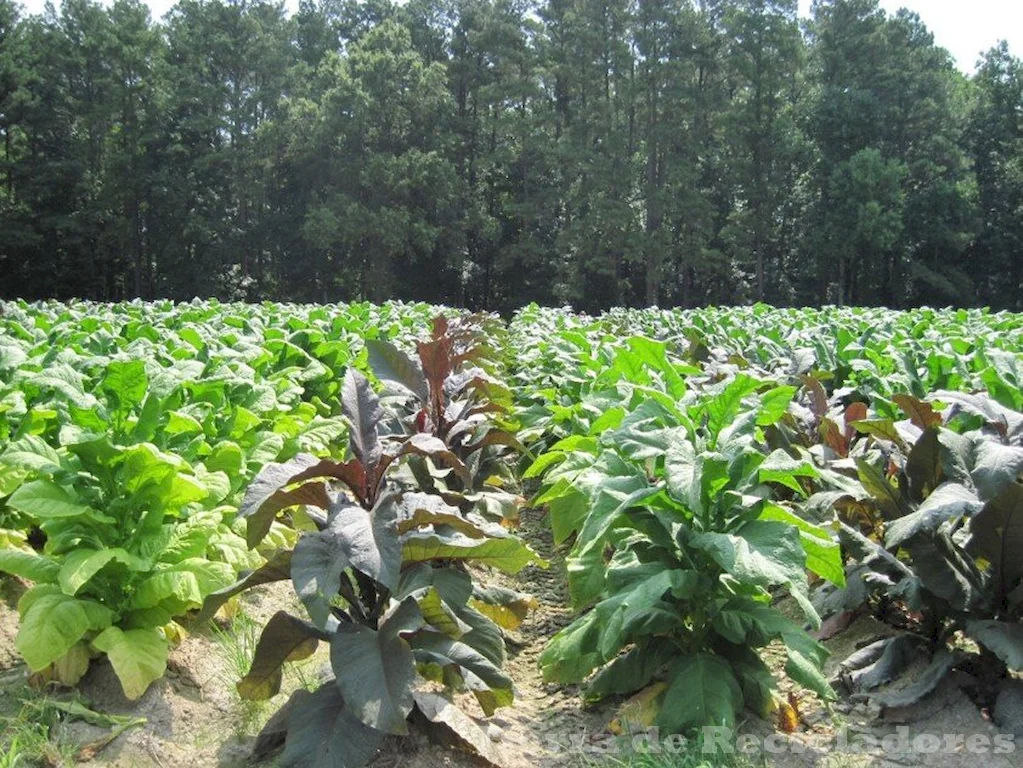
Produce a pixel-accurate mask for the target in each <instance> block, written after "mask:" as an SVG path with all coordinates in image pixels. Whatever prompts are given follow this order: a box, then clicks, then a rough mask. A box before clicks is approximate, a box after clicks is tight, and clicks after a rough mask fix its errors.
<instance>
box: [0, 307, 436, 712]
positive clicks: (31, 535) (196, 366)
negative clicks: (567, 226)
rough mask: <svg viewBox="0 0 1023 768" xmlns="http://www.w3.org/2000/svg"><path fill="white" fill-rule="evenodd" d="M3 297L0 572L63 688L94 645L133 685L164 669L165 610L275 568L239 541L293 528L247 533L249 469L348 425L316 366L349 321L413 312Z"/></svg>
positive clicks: (280, 537) (34, 659)
mask: <svg viewBox="0 0 1023 768" xmlns="http://www.w3.org/2000/svg"><path fill="white" fill-rule="evenodd" d="M3 310H4V311H3V316H2V317H0V328H2V329H3V333H2V336H0V338H2V340H3V341H2V344H0V349H3V350H4V352H3V360H4V362H3V364H2V365H0V369H2V370H0V377H2V378H0V399H2V401H3V403H4V405H3V408H4V411H5V413H4V419H3V426H4V430H3V432H2V434H0V571H2V572H4V573H7V574H12V575H14V576H17V577H20V578H22V579H24V580H26V581H29V582H31V583H32V586H31V587H30V588H29V590H28V592H26V594H25V596H24V597H23V598H22V600H21V602H20V604H19V612H20V614H21V624H20V628H19V634H18V639H17V648H18V650H19V652H20V653H21V654H22V656H23V657H24V659H25V661H26V662H27V663H28V665H29V667H30V669H31V670H32V671H33V672H34V673H37V674H39V675H41V676H42V677H44V678H46V679H55V680H57V681H58V682H61V683H64V684H69V685H73V684H75V683H76V682H77V681H78V679H79V678H80V677H81V676H82V675H83V674H84V673H85V671H86V669H87V668H88V664H89V660H90V658H91V657H93V656H97V655H100V654H104V655H106V656H107V657H108V658H109V659H110V661H111V663H112V664H113V667H114V670H115V672H116V673H117V675H118V677H119V678H120V680H121V683H122V685H123V687H124V691H125V694H126V695H127V696H129V697H130V698H138V697H139V696H141V695H142V694H143V693H144V692H145V690H146V688H147V687H148V686H149V684H150V683H151V682H152V681H153V680H155V679H157V678H159V677H161V676H162V674H163V671H164V668H165V665H166V659H167V654H168V650H169V643H170V641H171V640H172V639H173V638H174V637H175V636H176V635H177V632H176V631H175V628H174V626H173V623H172V622H173V621H174V620H176V619H181V618H182V617H184V616H186V615H187V614H188V613H189V612H191V611H193V610H195V609H198V608H200V607H202V606H203V604H204V603H205V602H206V600H207V598H208V596H210V595H211V594H222V593H223V592H224V590H229V589H230V586H231V585H232V583H233V582H234V581H235V580H236V575H237V573H238V572H239V571H249V570H251V569H254V568H256V569H257V573H260V572H262V573H266V572H267V571H268V570H270V569H272V567H273V566H274V561H271V562H270V563H269V564H268V565H267V566H264V567H263V568H258V566H260V564H261V563H262V557H261V556H260V554H258V553H257V552H254V551H250V549H249V548H248V546H247V544H246V537H247V536H248V537H249V538H250V539H251V537H252V536H253V535H254V534H257V533H258V540H260V541H263V540H264V539H265V540H266V546H265V547H264V548H263V551H264V552H272V551H274V550H275V549H276V548H278V547H279V546H281V545H282V544H286V543H289V542H292V541H293V540H294V532H293V531H291V530H290V529H288V528H286V527H284V526H282V525H280V524H278V523H274V522H272V521H267V524H266V526H265V527H263V528H262V529H259V530H251V529H250V530H249V531H246V527H245V524H244V522H243V521H242V520H240V519H238V518H237V514H236V511H237V507H238V505H239V503H240V501H241V494H242V491H243V489H244V487H245V484H246V483H247V482H248V480H249V479H250V478H252V477H253V476H254V474H255V473H256V472H257V471H258V470H259V469H260V468H261V467H263V466H264V465H265V464H267V463H269V462H271V461H272V460H273V459H278V458H289V457H291V456H294V455H295V454H296V453H298V452H299V451H301V450H310V449H313V450H323V449H324V448H325V447H326V446H328V445H329V444H330V443H331V441H333V440H334V439H336V438H337V437H338V436H340V435H343V434H345V433H346V427H345V423H344V420H343V419H344V415H343V414H342V413H335V412H332V411H331V409H330V408H328V407H327V406H325V405H324V401H323V399H322V398H324V397H330V396H331V395H333V394H335V393H336V392H337V391H338V385H336V384H334V383H333V382H332V381H331V380H330V379H329V377H330V376H331V375H333V374H335V373H339V372H341V371H344V370H346V369H347V367H348V366H349V365H350V364H351V363H352V361H353V360H354V358H355V350H354V349H353V347H355V345H357V344H361V342H362V335H363V334H369V335H374V336H375V335H382V336H386V335H387V334H389V333H398V332H399V331H400V330H401V329H402V328H404V327H406V326H407V323H409V322H413V321H414V316H415V314H416V313H417V312H420V313H421V312H422V308H419V309H416V308H409V309H407V310H406V309H405V308H402V307H399V306H394V307H390V308H385V309H383V310H377V309H375V308H374V309H372V310H371V309H370V308H369V307H352V308H351V309H350V311H349V312H347V313H343V314H342V315H340V316H338V317H331V316H330V315H329V314H327V313H326V312H325V311H323V310H307V311H306V313H304V314H293V313H290V312H287V311H284V310H283V308H256V307H237V308H236V313H230V312H224V311H222V308H221V307H220V306H219V305H216V304H206V305H203V304H195V305H193V306H190V307H174V306H172V305H170V304H164V305H151V306H148V307H144V306H141V305H133V306H129V305H123V306H119V307H107V308H103V309H101V308H99V307H92V306H87V305H86V306H76V307H70V306H57V305H51V306H49V307H35V308H32V309H30V308H29V307H28V306H27V305H4V307H3ZM282 312H283V314H282ZM426 316H428V315H424V317H426ZM331 337H332V338H331ZM252 578H253V577H250V580H251V579H252ZM257 578H258V577H257ZM224 599H226V597H225V598H224Z"/></svg>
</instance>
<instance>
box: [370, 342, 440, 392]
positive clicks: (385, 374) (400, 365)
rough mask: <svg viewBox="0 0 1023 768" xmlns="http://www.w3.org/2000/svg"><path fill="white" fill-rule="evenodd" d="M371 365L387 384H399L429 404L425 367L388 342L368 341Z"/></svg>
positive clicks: (378, 376)
mask: <svg viewBox="0 0 1023 768" xmlns="http://www.w3.org/2000/svg"><path fill="white" fill-rule="evenodd" d="M366 349H367V350H368V351H369V365H370V367H371V368H372V369H373V373H374V374H375V375H376V377H377V378H378V379H380V381H382V382H384V383H385V384H397V385H398V386H399V387H402V388H403V389H406V390H408V391H409V392H411V393H412V394H414V395H415V396H416V397H418V398H419V400H420V401H421V402H423V403H427V402H429V399H430V392H429V388H428V386H427V383H426V376H425V375H424V374H423V366H422V364H421V363H420V362H419V361H418V360H414V359H413V358H411V357H409V356H408V355H407V354H405V353H404V352H403V351H402V350H400V349H398V348H397V347H396V346H394V345H393V344H391V343H390V342H387V341H381V340H379V339H366Z"/></svg>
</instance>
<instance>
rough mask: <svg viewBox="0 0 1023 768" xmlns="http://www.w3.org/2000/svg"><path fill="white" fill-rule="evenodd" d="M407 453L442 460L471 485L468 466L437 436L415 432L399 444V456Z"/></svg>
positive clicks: (459, 477)
mask: <svg viewBox="0 0 1023 768" xmlns="http://www.w3.org/2000/svg"><path fill="white" fill-rule="evenodd" d="M409 454H417V455H419V456H428V457H430V458H431V459H435V460H437V461H441V462H444V463H445V464H447V465H448V466H449V467H451V469H452V471H453V472H454V473H455V474H456V475H457V476H458V479H459V480H461V481H462V482H463V483H464V484H465V486H466V487H467V488H469V487H471V486H472V475H471V474H470V473H469V469H468V467H466V466H465V464H464V463H463V462H462V460H461V459H460V458H458V456H457V455H456V454H455V453H454V452H453V451H452V450H451V449H450V448H449V447H448V446H447V444H446V443H445V442H444V441H443V440H441V439H440V438H439V437H434V436H433V435H427V434H424V433H422V432H420V433H417V434H414V435H412V436H411V437H409V438H408V439H407V440H406V441H405V442H404V443H402V445H401V450H400V451H399V453H398V455H399V456H406V455H409Z"/></svg>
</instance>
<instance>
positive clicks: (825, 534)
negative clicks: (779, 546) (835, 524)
mask: <svg viewBox="0 0 1023 768" xmlns="http://www.w3.org/2000/svg"><path fill="white" fill-rule="evenodd" d="M759 519H760V520H774V521H777V522H782V523H788V524H789V525H793V526H795V527H796V528H797V529H798V530H799V541H800V543H802V545H803V551H804V552H806V568H807V570H809V571H812V572H813V573H816V574H817V575H818V576H820V577H821V578H822V579H827V580H828V581H830V582H832V583H833V584H836V585H838V586H839V587H844V586H845V567H844V561H843V559H842V547H841V545H840V544H839V543H838V541H836V540H835V538H834V537H833V536H832V535H831V532H830V531H828V529H827V528H822V527H820V526H819V525H814V524H813V523H811V522H809V521H807V520H804V519H803V518H801V517H799V516H798V515H796V514H794V513H792V512H790V511H789V510H787V509H785V508H784V507H780V506H778V505H777V504H765V505H764V510H763V512H761V513H760V517H759Z"/></svg>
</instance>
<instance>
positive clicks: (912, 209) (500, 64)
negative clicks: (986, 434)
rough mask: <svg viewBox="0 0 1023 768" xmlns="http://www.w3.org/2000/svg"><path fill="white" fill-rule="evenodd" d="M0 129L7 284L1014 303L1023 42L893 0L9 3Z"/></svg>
mask: <svg viewBox="0 0 1023 768" xmlns="http://www.w3.org/2000/svg"><path fill="white" fill-rule="evenodd" d="M963 12H964V13H969V8H968V7H966V8H964V11H963ZM0 143H2V149H0V296H4V297H14V296H22V297H26V298H37V297H57V298H67V297H71V296H77V297H83V298H94V299H106V300H118V299H125V298H132V297H143V298H153V297H172V298H178V299H186V298H191V297H193V296H218V297H221V298H225V299H248V300H259V299H264V298H273V299H286V300H301V301H325V300H338V299H356V298H366V299H373V300H380V299H384V298H406V299H425V300H431V301H444V302H449V303H454V304H464V305H468V306H472V307H484V308H489V309H497V310H507V309H509V308H514V307H517V306H520V305H522V304H524V303H526V302H529V301H538V302H541V303H562V302H567V303H571V304H573V305H574V306H575V307H576V308H579V309H585V310H595V309H599V308H603V307H607V306H610V305H648V304H658V305H661V306H666V305H681V306H696V305H701V304H706V303H718V304H735V303H741V302H746V301H752V300H758V299H762V300H765V301H769V302H773V303H776V304H820V303H849V304H853V303H855V304H886V305H889V306H906V305H915V304H930V305H946V304H957V305H977V304H984V305H990V306H993V307H997V308H1012V309H1021V308H1023V286H1021V283H1023V65H1021V62H1020V61H1019V60H1018V59H1016V58H1014V57H1012V56H1011V55H1010V54H1009V52H1008V49H1007V47H1006V46H1004V45H1002V46H999V47H997V48H995V49H993V50H991V51H989V52H988V53H986V54H985V55H984V56H983V59H982V60H981V62H980V65H979V68H978V70H977V72H976V74H975V75H974V76H972V77H969V78H968V77H966V76H965V75H963V74H962V73H961V72H959V71H958V70H957V68H956V67H955V65H954V63H953V61H952V60H951V58H950V56H949V55H948V54H947V53H946V52H945V51H944V50H943V49H941V48H937V47H935V45H934V41H933V38H932V36H931V35H930V34H929V32H928V31H927V29H926V28H925V27H924V25H923V24H922V23H921V21H920V19H919V18H918V17H917V16H915V15H913V14H910V13H907V12H900V13H899V14H897V15H895V16H889V15H887V14H886V13H885V12H884V11H883V10H881V9H879V7H878V4H877V1H876V0H816V2H815V3H814V6H813V11H812V18H811V19H810V20H808V21H806V22H800V20H799V19H798V18H797V12H796V0H408V1H407V2H404V3H402V4H397V3H393V2H390V1H389V0H368V1H359V2H356V1H355V0H320V1H319V2H316V3H314V2H308V1H304V2H303V3H302V4H301V6H300V7H299V10H298V12H297V13H296V14H294V15H291V16H289V15H288V13H287V12H286V11H285V9H284V7H283V4H281V3H271V2H262V1H261V0H255V1H251V2H250V1H247V0H240V1H238V0H233V1H231V2H223V1H222V0H182V2H180V3H179V4H178V5H177V6H176V7H175V8H174V9H173V10H172V11H171V12H170V13H169V14H168V16H167V17H166V18H165V19H163V20H162V21H154V20H152V19H151V18H150V15H149V11H148V9H147V8H146V6H145V5H143V4H141V3H140V2H138V0H116V1H115V2H114V3H113V5H112V6H111V7H109V8H105V7H104V6H102V5H100V4H98V3H96V2H92V1H91V0H64V2H63V4H62V8H61V10H60V12H59V13H55V12H52V11H51V12H49V13H47V14H44V15H43V16H28V17H23V16H21V15H20V12H19V9H18V6H17V4H16V3H12V2H11V0H0Z"/></svg>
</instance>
